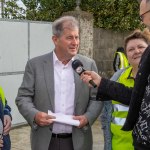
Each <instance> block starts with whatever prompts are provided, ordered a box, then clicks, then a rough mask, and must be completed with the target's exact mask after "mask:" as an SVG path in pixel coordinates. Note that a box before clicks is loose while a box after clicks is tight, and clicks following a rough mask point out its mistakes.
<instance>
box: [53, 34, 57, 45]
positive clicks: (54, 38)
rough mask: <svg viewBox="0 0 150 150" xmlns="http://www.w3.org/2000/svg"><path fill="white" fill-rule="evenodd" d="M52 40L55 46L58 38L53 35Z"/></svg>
mask: <svg viewBox="0 0 150 150" xmlns="http://www.w3.org/2000/svg"><path fill="white" fill-rule="evenodd" d="M52 40H53V42H54V44H56V43H57V40H58V37H57V36H56V35H53V36H52Z"/></svg>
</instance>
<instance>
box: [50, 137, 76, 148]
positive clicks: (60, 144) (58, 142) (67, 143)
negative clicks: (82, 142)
mask: <svg viewBox="0 0 150 150" xmlns="http://www.w3.org/2000/svg"><path fill="white" fill-rule="evenodd" d="M48 150H74V148H73V142H72V137H68V138H56V137H52V138H51V141H50V145H49V149H48Z"/></svg>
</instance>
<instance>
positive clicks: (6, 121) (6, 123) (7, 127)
mask: <svg viewBox="0 0 150 150" xmlns="http://www.w3.org/2000/svg"><path fill="white" fill-rule="evenodd" d="M10 129H11V117H10V116H9V115H4V133H3V135H7V134H9V131H10Z"/></svg>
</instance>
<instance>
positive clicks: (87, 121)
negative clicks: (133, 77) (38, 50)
mask: <svg viewBox="0 0 150 150" xmlns="http://www.w3.org/2000/svg"><path fill="white" fill-rule="evenodd" d="M52 30H53V37H52V39H53V42H54V45H55V49H54V51H53V52H51V53H49V54H46V55H43V56H39V57H36V58H33V59H31V60H29V61H28V63H27V65H26V69H25V73H24V78H23V82H22V85H21V87H20V88H19V90H18V95H17V98H16V104H17V106H18V109H19V111H20V113H21V114H22V115H23V116H24V118H25V119H26V120H27V122H28V123H29V125H30V126H31V127H32V130H31V147H32V150H61V149H63V150H92V131H91V125H92V124H93V123H94V121H95V120H96V118H97V117H98V115H99V113H100V110H101V103H100V102H98V101H94V100H96V91H97V90H96V89H90V88H89V87H88V86H87V85H85V84H84V83H83V82H82V81H81V80H80V77H79V75H78V74H76V73H75V72H74V71H73V69H72V66H71V65H72V61H73V60H75V59H79V60H81V62H82V63H83V65H84V67H85V69H88V70H93V71H96V72H97V68H96V64H95V62H94V60H92V59H90V58H87V57H85V56H81V55H79V54H77V52H78V48H79V26H78V22H77V20H76V19H75V18H74V17H71V16H65V17H61V18H59V19H58V20H56V21H55V22H54V23H53V26H52ZM48 110H51V111H52V112H54V113H62V114H65V115H72V116H74V119H76V120H79V122H80V124H79V126H78V127H75V126H71V125H67V124H61V123H56V122H54V121H53V120H52V119H53V118H54V117H53V116H51V115H48Z"/></svg>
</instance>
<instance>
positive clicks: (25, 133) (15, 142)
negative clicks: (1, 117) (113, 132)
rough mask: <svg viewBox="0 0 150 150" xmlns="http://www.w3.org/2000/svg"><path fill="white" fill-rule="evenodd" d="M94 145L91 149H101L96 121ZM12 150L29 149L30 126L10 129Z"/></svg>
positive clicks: (101, 137)
mask: <svg viewBox="0 0 150 150" xmlns="http://www.w3.org/2000/svg"><path fill="white" fill-rule="evenodd" d="M92 130H93V138H94V145H93V146H94V147H93V150H103V136H102V131H101V128H100V123H99V122H98V121H96V122H95V124H94V125H93V127H92ZM10 136H11V141H12V150H31V149H30V127H29V126H22V127H19V128H15V129H12V130H11V131H10Z"/></svg>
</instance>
